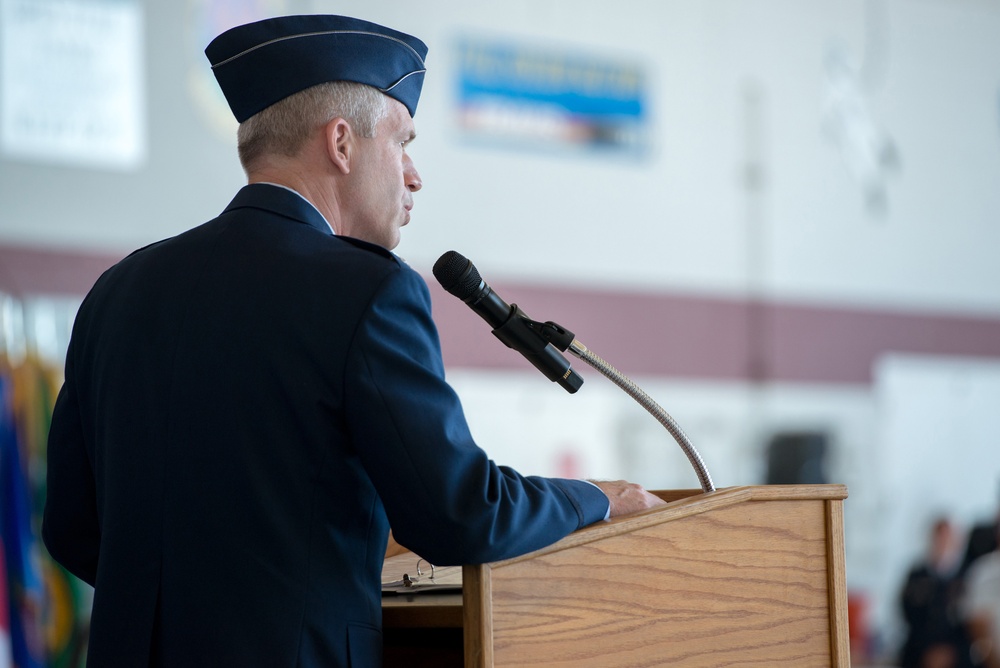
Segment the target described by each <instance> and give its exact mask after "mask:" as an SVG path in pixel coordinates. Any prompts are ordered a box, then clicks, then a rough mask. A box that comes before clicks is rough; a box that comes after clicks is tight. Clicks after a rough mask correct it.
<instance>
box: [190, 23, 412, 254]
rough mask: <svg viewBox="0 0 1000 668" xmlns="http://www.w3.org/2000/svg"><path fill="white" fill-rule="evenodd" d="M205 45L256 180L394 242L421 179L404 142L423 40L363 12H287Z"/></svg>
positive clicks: (361, 234)
mask: <svg viewBox="0 0 1000 668" xmlns="http://www.w3.org/2000/svg"><path fill="white" fill-rule="evenodd" d="M205 53H206V54H207V55H208V57H209V60H210V61H211V63H212V68H213V70H214V71H215V74H216V78H217V79H218V81H219V85H220V86H221V87H222V90H223V92H224V93H225V95H226V99H227V100H228V101H229V105H230V107H231V108H232V110H233V113H234V114H235V116H236V118H237V120H239V121H240V128H239V132H238V141H239V153H240V161H241V163H242V164H243V167H244V169H245V170H246V172H247V175H248V177H249V178H250V181H251V182H255V181H271V182H275V183H279V184H282V185H287V186H289V187H292V188H294V189H295V190H297V191H298V192H300V193H301V194H302V195H303V196H305V197H306V198H307V199H309V200H310V201H311V202H312V203H313V204H314V205H316V207H317V208H319V210H320V211H321V212H322V213H323V214H324V216H326V218H327V221H328V222H329V223H330V224H331V225H332V226H333V228H334V230H335V231H336V233H337V234H342V235H347V236H352V237H355V238H359V239H364V240H366V241H370V242H372V243H375V244H378V245H381V246H383V247H385V248H390V249H391V248H394V247H395V246H396V245H397V244H398V243H399V228H400V227H402V226H403V225H406V224H407V222H409V218H410V214H409V211H410V209H411V208H412V206H413V198H412V193H414V192H416V191H417V190H419V189H420V187H421V182H420V177H419V175H418V174H417V172H416V169H415V168H414V166H413V162H412V161H411V160H410V158H409V156H408V155H407V154H406V146H407V145H408V144H409V142H410V141H412V139H413V138H414V136H415V132H414V128H413V118H412V116H413V113H414V112H415V110H416V105H417V100H418V98H419V95H420V88H421V85H422V83H423V76H424V66H423V58H424V57H425V56H426V53H427V48H426V46H424V44H423V43H422V42H421V41H420V40H418V39H416V38H415V37H411V36H409V35H406V34H404V33H400V32H397V31H394V30H391V29H389V28H385V27H383V26H379V25H377V24H374V23H369V22H367V21H360V20H358V19H351V18H347V17H341V16H292V17H282V18H276V19H268V20H265V21H260V22H257V23H252V24H248V25H245V26H239V27H237V28H233V29H232V30H229V31H227V32H225V33H223V34H222V35H220V36H219V37H217V38H216V39H215V40H213V41H212V43H211V44H209V46H208V48H207V49H206V50H205Z"/></svg>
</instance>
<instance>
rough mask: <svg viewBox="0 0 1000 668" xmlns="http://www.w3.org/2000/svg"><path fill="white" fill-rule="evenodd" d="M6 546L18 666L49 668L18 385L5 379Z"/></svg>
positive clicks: (1, 402) (2, 492) (1, 416)
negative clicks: (18, 411)
mask: <svg viewBox="0 0 1000 668" xmlns="http://www.w3.org/2000/svg"><path fill="white" fill-rule="evenodd" d="M0 541H2V542H3V556H4V565H5V570H6V578H5V581H4V584H5V586H6V590H7V592H6V593H7V595H6V596H5V597H4V599H5V601H4V602H5V604H7V609H6V613H5V614H6V616H7V622H8V623H9V638H10V647H11V652H10V654H11V657H12V661H13V665H15V666H17V667H18V668H41V667H42V666H44V665H45V660H44V646H43V641H42V634H41V613H42V603H43V600H44V592H43V585H42V577H41V571H40V568H39V557H38V544H37V541H36V539H35V535H34V532H33V531H32V528H31V499H30V494H29V486H28V481H27V477H26V474H25V468H24V466H23V465H22V463H21V453H20V449H19V447H18V442H17V429H16V423H15V419H14V408H13V382H12V380H11V378H10V377H9V376H8V375H6V374H0Z"/></svg>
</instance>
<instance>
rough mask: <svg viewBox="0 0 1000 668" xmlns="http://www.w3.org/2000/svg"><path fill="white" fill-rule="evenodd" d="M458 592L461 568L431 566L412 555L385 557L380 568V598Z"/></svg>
mask: <svg viewBox="0 0 1000 668" xmlns="http://www.w3.org/2000/svg"><path fill="white" fill-rule="evenodd" d="M461 591H462V567H461V566H433V565H431V564H430V562H428V561H427V560H426V559H421V558H420V557H418V556H417V555H416V554H414V553H413V552H405V553H403V554H398V555H396V556H394V557H389V558H388V559H386V560H385V563H384V564H383V565H382V594H431V593H441V594H443V593H455V592H461Z"/></svg>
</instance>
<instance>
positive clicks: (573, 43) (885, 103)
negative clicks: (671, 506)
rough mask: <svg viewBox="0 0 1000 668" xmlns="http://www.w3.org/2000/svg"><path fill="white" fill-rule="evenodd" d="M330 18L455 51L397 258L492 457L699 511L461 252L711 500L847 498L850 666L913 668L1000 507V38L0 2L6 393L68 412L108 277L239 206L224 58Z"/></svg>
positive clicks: (878, 27)
mask: <svg viewBox="0 0 1000 668" xmlns="http://www.w3.org/2000/svg"><path fill="white" fill-rule="evenodd" d="M319 12H322V13H338V14H348V15H354V16H358V17H362V18H365V19H368V20H372V21H376V22H379V23H383V24H387V25H390V26H392V27H394V28H397V29H399V30H403V31H405V32H409V33H411V34H415V35H418V36H419V37H421V38H422V39H423V40H424V41H425V42H426V43H427V44H428V45H429V47H430V53H429V56H428V59H427V67H428V74H427V77H426V83H425V86H424V93H423V96H422V99H421V102H420V106H419V109H418V112H417V115H416V118H415V121H416V125H417V130H418V134H419V138H418V140H417V141H416V142H415V143H414V144H413V147H412V150H411V151H410V153H411V155H412V156H413V158H414V160H415V163H416V165H417V168H418V169H419V171H420V173H421V175H422V177H423V183H424V189H423V190H422V191H421V192H420V193H419V194H418V195H417V196H416V208H415V209H414V215H413V221H412V223H411V224H410V225H409V226H408V227H407V228H406V229H405V230H404V231H403V241H402V243H401V245H400V246H399V248H397V249H396V250H397V252H398V253H399V254H400V255H401V256H402V257H404V258H406V259H407V260H408V261H409V262H410V264H411V265H413V266H414V267H415V268H417V269H418V270H419V271H421V272H422V273H424V274H425V275H427V276H428V280H429V282H430V283H431V284H432V285H431V287H432V292H433V297H434V308H435V313H436V317H437V320H438V324H439V328H440V329H441V335H442V345H443V348H444V354H445V361H446V364H447V367H448V373H449V378H450V379H451V381H452V382H453V383H454V385H455V386H456V387H457V388H458V389H459V392H460V394H461V395H462V397H463V399H464V402H465V405H466V409H467V413H468V417H469V421H470V423H471V425H472V428H473V433H474V434H476V436H477V438H478V439H479V441H480V443H481V445H482V446H483V447H484V448H486V449H487V450H488V451H489V452H490V453H491V454H492V455H493V456H494V458H495V459H497V460H498V461H500V462H502V463H507V464H511V465H514V466H516V467H518V468H521V469H523V470H525V471H526V472H530V473H538V474H548V475H567V476H592V477H605V478H615V477H626V478H630V479H634V480H636V481H638V482H641V483H643V484H645V485H646V486H647V487H650V488H674V487H679V488H685V487H697V479H696V478H695V476H694V474H693V472H692V471H691V468H690V466H689V465H688V463H687V461H686V459H685V458H684V457H683V455H682V454H681V452H680V450H679V449H678V448H677V447H676V445H675V444H674V443H673V442H672V440H671V439H670V436H669V435H668V434H667V433H666V432H664V431H663V430H662V428H661V427H660V426H659V425H658V424H657V423H656V422H655V421H654V420H653V419H652V418H651V417H649V416H648V415H647V414H645V413H644V412H643V411H642V410H641V409H640V408H639V407H638V406H636V405H635V404H634V403H632V402H631V400H629V399H628V398H627V397H625V396H624V395H623V394H622V393H621V392H620V391H618V390H617V389H616V388H615V387H614V386H612V385H611V384H610V383H608V382H607V381H606V380H604V379H603V378H601V377H600V376H599V375H597V374H596V373H594V372H592V371H590V370H589V369H586V368H579V367H581V366H582V363H580V362H576V363H575V364H574V368H579V370H580V372H581V373H582V375H583V376H584V377H585V379H586V383H585V385H584V387H583V388H582V389H581V390H580V392H579V393H578V394H576V395H572V396H570V395H567V394H565V393H564V392H563V391H562V390H561V389H559V388H558V387H557V386H555V385H553V384H550V383H548V382H547V381H546V380H545V379H544V378H543V377H541V376H540V375H538V374H537V373H536V372H535V371H534V370H533V369H532V368H531V367H529V366H528V365H527V364H526V363H524V362H523V360H521V359H519V358H517V356H516V355H515V354H513V353H511V352H510V351H508V350H506V349H505V348H503V346H502V345H501V344H500V343H499V342H497V341H496V340H494V339H493V337H492V336H490V334H489V332H488V330H487V327H486V325H485V323H483V322H482V321H480V320H479V319H478V318H477V317H476V316H475V315H474V314H472V313H471V312H469V311H468V310H467V309H466V307H465V306H464V305H462V304H460V303H457V300H454V298H452V297H450V296H449V295H446V294H445V293H444V292H443V291H441V290H440V289H438V288H437V286H436V285H435V281H434V280H433V278H430V268H431V266H432V265H433V263H434V261H435V260H436V258H437V257H438V256H439V255H441V254H442V253H443V252H445V251H447V250H450V249H455V250H458V251H460V252H461V253H463V254H464V255H466V256H467V257H469V258H470V259H472V260H473V261H474V262H475V263H476V265H477V267H478V268H479V270H480V271H481V272H482V274H483V276H484V278H485V279H486V280H487V281H488V282H490V283H491V284H492V285H493V286H494V287H495V288H497V290H498V292H499V293H500V294H501V295H502V296H503V297H505V298H506V299H507V301H515V302H517V303H518V304H519V305H521V306H522V308H524V309H525V310H526V311H527V312H528V313H529V314H530V315H532V316H533V317H535V318H536V319H540V320H555V321H557V322H559V323H560V324H562V325H564V326H565V327H567V328H569V329H571V330H573V331H574V332H576V334H577V337H578V338H579V339H580V340H581V341H582V342H583V343H585V344H586V345H588V346H589V347H590V348H591V349H592V350H594V352H596V353H597V354H598V355H600V356H602V357H603V358H605V359H606V360H608V361H609V362H610V363H611V364H613V365H615V366H617V367H618V368H620V369H621V370H622V371H623V372H625V373H627V374H629V375H630V376H631V377H632V378H633V379H634V380H636V381H637V382H638V383H639V384H640V385H641V386H642V387H643V388H644V389H645V390H646V391H647V392H648V393H649V394H651V395H652V396H653V397H654V398H655V399H656V400H657V401H658V402H659V403H660V404H661V405H662V406H663V407H664V408H665V409H666V410H667V411H668V412H669V413H670V414H671V415H672V416H673V417H674V418H675V419H676V420H677V421H678V422H679V423H680V425H681V426H682V427H683V428H684V430H685V431H686V432H687V434H688V435H689V436H690V437H691V439H692V441H693V442H694V444H695V446H696V447H697V448H698V449H699V451H700V452H701V454H702V456H703V458H704V459H705V462H706V464H707V466H708V468H709V470H710V471H711V473H712V475H713V478H714V480H715V484H716V485H717V486H719V487H728V486H733V485H746V484H760V483H765V482H838V483H846V484H847V485H848V486H849V492H850V498H849V500H848V501H847V503H846V506H845V512H846V542H847V566H848V582H849V587H850V589H851V593H852V597H853V600H854V601H855V602H856V603H857V605H858V606H859V607H857V608H855V609H856V610H858V611H859V612H858V613H857V614H858V615H859V618H858V619H856V620H852V621H854V622H857V623H858V624H860V627H859V628H861V629H862V631H863V632H864V635H865V638H863V639H862V641H860V642H862V645H859V646H858V648H857V651H858V652H859V653H860V652H863V653H864V654H866V655H867V656H868V658H871V659H872V660H876V659H878V658H882V657H885V656H888V655H889V654H891V653H892V652H893V651H894V650H895V646H896V645H897V644H898V642H899V640H900V634H901V622H900V618H899V613H898V603H897V597H898V591H899V588H900V585H901V583H902V579H903V577H904V576H905V573H906V569H907V568H908V567H909V565H910V564H911V563H912V562H913V561H914V560H915V559H917V558H918V557H919V556H920V555H922V554H923V553H924V552H925V550H926V536H927V531H928V527H929V525H930V522H931V520H932V519H933V518H934V517H936V516H938V515H940V514H946V515H948V516H950V517H952V518H954V519H955V520H956V521H957V522H958V523H959V524H960V526H963V527H965V528H968V527H970V526H971V525H972V524H974V523H976V522H983V521H990V520H991V519H992V518H993V517H994V516H995V514H996V512H997V508H998V504H1000V454H998V445H1000V410H998V408H997V406H1000V262H998V261H997V255H998V250H1000V40H998V39H997V35H1000V2H997V1H996V0H846V1H843V0H842V1H837V2H834V1H833V0H807V1H805V2H803V1H801V0H755V1H754V2H746V1H740V0H700V1H698V2H695V1H694V0H683V1H682V0H656V1H654V0H648V1H644V0H622V1H620V2H615V3H608V2H600V1H598V0H572V1H569V0H565V1H563V0H547V1H546V2H536V1H534V0H531V1H529V0H509V1H508V2H504V3H469V2H453V1H446V0H425V1H424V2H422V3H417V4H415V3H410V2H402V1H398V0H380V1H377V2H375V1H372V0H365V1H362V0H344V1H341V2H324V1H320V0H312V1H305V0H299V1H296V0H286V1H280V0H270V1H269V0H256V1H246V2H239V1H237V0H183V1H178V2H171V3H154V2H151V1H149V0H0V294H2V295H3V296H2V305H3V308H2V309H0V324H2V328H0V331H2V340H3V346H4V350H5V355H6V357H7V365H8V366H10V367H18V366H19V365H23V363H24V360H26V359H28V358H32V359H35V360H37V362H38V364H39V365H41V366H43V367H44V368H45V369H47V370H48V372H51V373H50V376H51V378H52V379H51V380H50V381H47V382H48V384H49V385H51V387H52V388H57V387H58V382H59V381H58V368H59V365H60V364H61V361H62V355H63V354H64V349H65V345H66V341H67V337H68V329H69V324H70V323H71V321H72V317H73V313H74V312H75V308H76V306H77V305H78V303H79V299H80V298H82V295H83V294H85V293H86V290H87V289H88V288H89V287H90V284H91V283H92V282H93V280H94V279H95V278H96V277H97V275H99V273H100V271H102V270H103V269H104V268H106V267H107V266H109V265H110V264H111V263H113V262H114V261H116V260H117V259H119V258H121V257H122V256H124V255H125V254H127V253H128V252H130V251H131V250H133V249H135V248H137V247H140V246H142V245H145V244H147V243H150V242H152V241H155V240H157V239H160V238H163V237H166V236H170V235H173V234H176V233H178V232H181V231H183V230H185V229H188V228H190V227H192V226H194V225H196V224H198V223H200V222H203V221H205V220H207V219H209V218H211V217H213V216H214V215H216V214H217V213H218V212H219V211H221V210H222V208H223V207H225V205H226V204H227V203H228V202H229V200H230V199H231V197H232V196H233V194H234V193H235V192H236V190H237V189H238V188H239V187H240V186H241V185H242V183H243V174H242V171H241V170H240V167H239V163H238V161H237V159H236V154H235V128H236V125H235V121H233V120H232V118H231V116H230V115H229V112H228V109H227V108H226V106H225V102H224V100H223V99H222V97H221V94H220V93H218V91H217V89H216V86H215V83H214V80H213V78H212V75H211V72H210V70H209V68H208V65H207V61H206V60H205V58H204V55H203V49H204V47H205V45H206V44H207V43H208V41H210V39H211V38H212V37H213V36H214V35H216V34H218V33H219V32H221V31H222V30H224V29H225V28H228V27H231V26H232V25H235V24H238V23H241V22H245V21H248V20H254V19H258V18H263V17H266V16H273V15H278V14H284V13H319ZM43 384H44V383H43ZM51 391H54V389H51ZM51 391H49V392H48V393H47V394H44V396H43V397H42V398H39V399H37V401H35V403H36V404H38V403H39V402H41V405H44V402H45V401H47V399H46V398H45V397H47V396H48V395H49V394H51ZM21 405H22V406H23V402H22V404H21ZM36 412H37V413H41V414H44V413H45V410H44V409H42V410H40V411H36ZM35 419H36V421H39V420H40V421H41V424H42V426H41V427H40V428H38V429H35V430H33V431H34V432H37V433H38V434H42V433H43V432H44V422H45V418H44V415H42V417H38V416H36V417H35ZM20 431H21V432H22V433H25V432H27V431H32V430H27V429H24V428H22V429H21V430H20ZM40 439H41V436H38V437H36V440H35V441H34V442H33V444H29V445H27V446H24V445H22V446H21V450H22V455H24V456H22V460H23V461H22V463H21V465H22V466H23V467H25V468H26V469H30V471H31V474H30V475H29V478H30V479H31V480H32V481H33V485H34V487H35V489H36V491H35V493H34V498H35V499H36V503H37V502H39V501H38V500H39V499H43V498H44V494H43V492H44V490H41V491H38V487H39V485H40V484H41V481H42V480H43V478H44V475H43V472H44V466H43V463H42V464H36V465H32V463H31V462H32V461H37V460H39V458H41V455H42V450H43V446H42V445H41V440H40ZM8 542H10V541H8ZM8 549H9V546H8ZM7 561H8V562H10V558H8V560H7ZM8 568H11V564H10V563H8ZM80 596H81V597H82V600H84V601H85V600H86V593H85V592H84V593H82V594H80ZM84 604H85V603H84ZM861 616H863V619H861Z"/></svg>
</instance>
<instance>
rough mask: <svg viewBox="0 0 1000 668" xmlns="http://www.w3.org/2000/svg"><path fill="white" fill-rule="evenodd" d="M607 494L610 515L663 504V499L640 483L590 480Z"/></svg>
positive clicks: (635, 511)
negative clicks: (609, 503)
mask: <svg viewBox="0 0 1000 668" xmlns="http://www.w3.org/2000/svg"><path fill="white" fill-rule="evenodd" d="M590 482H592V483H594V484H595V485H597V486H598V487H600V488H601V491H602V492H604V493H605V494H607V496H608V501H610V502H611V517H617V516H619V515H628V514H630V513H637V512H639V511H640V510H647V509H649V508H653V507H655V506H662V505H664V503H665V502H664V501H663V499H661V498H660V497H658V496H653V495H652V494H650V493H649V492H647V491H646V490H645V489H643V488H642V486H641V485H637V484H635V483H633V482H627V481H625V480H591V481H590Z"/></svg>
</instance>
